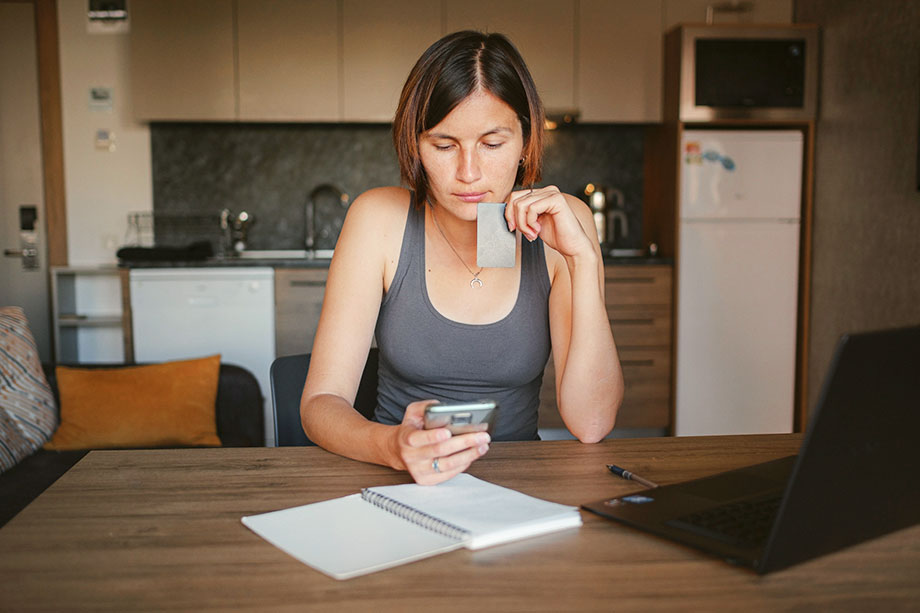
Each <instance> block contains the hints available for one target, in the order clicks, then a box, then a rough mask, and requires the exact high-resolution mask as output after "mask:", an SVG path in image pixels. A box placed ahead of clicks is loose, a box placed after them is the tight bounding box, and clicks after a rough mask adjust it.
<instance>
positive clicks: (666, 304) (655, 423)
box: [539, 264, 672, 434]
mask: <svg viewBox="0 0 920 613" xmlns="http://www.w3.org/2000/svg"><path fill="white" fill-rule="evenodd" d="M604 277H605V280H604V285H605V287H604V290H605V294H606V306H607V316H608V319H609V320H610V327H611V329H612V330H613V338H614V340H615V341H616V344H617V351H618V352H619V355H620V364H621V366H622V367H623V378H624V380H625V382H626V393H625V397H624V399H623V404H622V406H621V407H620V411H619V414H618V415H617V422H616V429H627V430H635V431H637V432H638V433H640V434H648V433H654V434H664V433H665V432H666V431H667V429H668V428H669V426H670V412H671V300H672V296H671V287H672V267H671V266H670V265H663V264H662V265H632V266H629V265H626V266H620V265H611V266H607V267H606V268H605V271H604ZM543 377H544V379H543V387H542V389H541V392H540V394H541V405H540V421H539V427H540V429H541V430H544V429H557V428H564V427H565V424H564V423H563V422H562V418H561V417H560V416H559V412H558V410H557V408H556V390H555V369H554V368H553V363H552V358H550V362H549V364H548V365H547V368H546V372H545V373H544V375H543Z"/></svg>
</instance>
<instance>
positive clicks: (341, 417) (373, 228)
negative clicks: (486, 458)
mask: <svg viewBox="0 0 920 613" xmlns="http://www.w3.org/2000/svg"><path fill="white" fill-rule="evenodd" d="M409 206H410V205H409V195H408V193H407V192H406V191H405V190H402V189H397V188H381V189H377V190H371V191H370V192H367V193H366V194H363V195H362V196H360V197H359V198H357V199H355V201H354V202H353V203H352V205H351V206H350V207H349V211H348V214H347V216H346V219H345V224H344V226H343V228H342V232H341V234H340V235H339V240H338V242H337V243H336V249H335V255H334V257H333V260H332V263H331V265H330V267H329V277H328V279H327V282H326V291H325V295H324V298H323V310H322V314H321V315H320V321H319V326H318V328H317V331H316V337H315V340H314V342H313V352H312V355H311V358H310V370H309V372H308V373H307V380H306V383H305V385H304V391H303V396H302V397H301V402H300V416H301V422H302V424H303V427H304V431H305V432H306V433H307V436H308V437H310V439H311V440H313V441H314V442H316V443H317V444H318V445H320V446H322V447H324V448H325V449H328V450H329V451H332V452H334V453H338V454H340V455H344V456H347V457H350V458H353V459H356V460H361V461H364V462H373V463H376V464H383V465H386V466H390V467H392V468H395V469H398V470H408V471H409V472H410V473H411V474H412V476H413V478H415V480H416V481H418V482H419V483H436V482H438V481H443V480H445V479H448V478H450V477H452V476H454V475H455V474H457V473H459V472H462V471H463V470H465V469H466V468H467V467H468V466H469V464H470V463H471V462H472V461H474V460H475V459H476V458H478V457H479V456H481V455H482V454H483V453H485V452H486V451H487V450H488V445H487V443H488V441H487V440H481V439H482V438H483V437H478V436H473V435H464V436H457V437H451V436H450V432H448V431H447V430H446V429H444V428H441V429H437V430H423V429H422V415H423V412H424V408H425V406H426V405H427V404H428V402H426V401H421V402H414V403H412V404H410V405H409V407H407V409H406V416H405V418H404V419H403V423H402V424H400V425H399V426H386V425H383V424H379V423H376V422H372V421H369V420H367V419H365V418H364V417H363V416H362V415H361V414H360V413H358V412H357V411H356V410H355V409H354V406H353V405H354V400H355V395H356V394H357V390H358V383H359V382H360V380H361V373H362V371H363V369H364V364H365V361H366V359H367V354H368V351H369V349H370V345H371V340H372V338H373V336H374V327H375V325H376V322H377V314H378V312H379V310H380V301H381V299H382V297H383V293H384V288H385V283H386V282H387V281H388V280H389V279H391V278H392V277H393V273H394V272H395V269H396V265H397V264H398V255H399V251H400V246H401V244H402V237H403V229H404V227H405V222H406V214H407V211H408V207H409ZM434 458H438V459H439V469H440V472H437V473H436V472H435V471H434V470H433V467H432V462H433V460H434Z"/></svg>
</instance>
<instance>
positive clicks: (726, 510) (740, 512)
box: [665, 496, 782, 546]
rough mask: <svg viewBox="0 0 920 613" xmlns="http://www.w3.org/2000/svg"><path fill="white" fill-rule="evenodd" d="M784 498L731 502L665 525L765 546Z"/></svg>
mask: <svg viewBox="0 0 920 613" xmlns="http://www.w3.org/2000/svg"><path fill="white" fill-rule="evenodd" d="M781 500H782V496H771V497H769V498H761V499H756V500H743V501H740V502H731V503H728V504H724V505H721V506H718V507H712V508H710V509H706V510H705V511H700V512H697V513H690V514H689V515H684V516H683V517H678V518H677V519H672V520H670V521H667V522H665V523H666V524H667V525H669V526H672V527H674V528H680V529H682V530H687V531H689V532H693V533H695V534H699V535H701V536H708V537H711V538H715V539H718V540H720V541H724V542H727V543H731V544H733V545H741V546H751V545H762V544H763V543H764V542H765V541H766V540H767V537H768V536H769V535H770V528H771V527H772V526H773V519H774V518H775V517H776V512H777V510H778V509H779V503H780V501H781Z"/></svg>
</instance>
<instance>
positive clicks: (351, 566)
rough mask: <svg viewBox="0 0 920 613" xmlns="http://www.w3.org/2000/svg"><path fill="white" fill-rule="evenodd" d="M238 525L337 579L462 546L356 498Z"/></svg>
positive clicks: (263, 516)
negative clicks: (242, 525)
mask: <svg viewBox="0 0 920 613" xmlns="http://www.w3.org/2000/svg"><path fill="white" fill-rule="evenodd" d="M242 521H243V524H244V525H245V526H246V527H248V528H249V529H250V530H252V531H253V532H255V533H256V534H258V535H259V536H261V537H262V538H264V539H265V540H267V541H268V542H269V543H271V544H272V545H274V546H276V547H278V548H279V549H281V550H282V551H284V552H285V553H287V554H289V555H291V556H293V557H295V558H297V559H298V560H300V561H301V562H303V563H304V564H307V565H309V566H311V567H313V568H315V569H316V570H318V571H320V572H323V573H325V574H327V575H329V576H330V577H334V578H336V579H350V578H351V577H357V576H359V575H364V574H367V573H372V572H375V571H378V570H383V569H385V568H390V567H392V566H398V565H400V564H405V563H407V562H412V561H415V560H420V559H422V558H427V557H430V556H434V555H437V554H439V553H444V552H446V551H451V550H453V549H457V548H459V547H462V546H463V543H462V542H460V541H457V540H455V539H451V538H448V537H446V536H441V535H439V534H436V533H434V532H431V531H429V530H426V529H424V528H422V527H420V526H416V525H415V524H412V523H410V522H408V521H406V520H404V519H401V518H399V517H396V516H395V515H393V514H391V513H388V512H387V511H384V510H382V509H379V508H377V507H375V506H374V505H372V504H370V503H369V502H365V501H364V500H362V499H361V495H360V494H352V495H351V496H345V497H343V498H335V499H333V500H326V501H324V502H317V503H315V504H308V505H304V506H300V507H293V508H290V509H284V510H281V511H274V512H271V513H263V514H261V515H251V516H248V517H244V518H243V519H242Z"/></svg>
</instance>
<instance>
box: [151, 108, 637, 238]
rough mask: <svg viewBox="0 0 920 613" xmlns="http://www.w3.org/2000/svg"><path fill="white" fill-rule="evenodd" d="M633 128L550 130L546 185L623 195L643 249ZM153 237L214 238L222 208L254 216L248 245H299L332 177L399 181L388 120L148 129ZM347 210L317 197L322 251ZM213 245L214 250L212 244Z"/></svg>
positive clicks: (362, 182)
mask: <svg viewBox="0 0 920 613" xmlns="http://www.w3.org/2000/svg"><path fill="white" fill-rule="evenodd" d="M644 139H645V128H644V127H643V126H635V125H631V126H628V125H622V126H619V125H591V126H587V125H576V126H572V127H567V128H563V129H559V130H556V131H552V132H548V133H547V138H546V154H545V160H544V169H543V170H544V173H543V174H544V180H543V181H542V184H554V185H557V186H558V187H559V188H560V189H562V190H563V191H566V192H569V193H572V194H579V193H581V192H583V189H584V186H585V184H587V183H589V182H593V183H596V184H603V185H607V186H609V187H616V188H618V189H620V190H621V191H622V192H623V196H624V203H623V207H624V209H626V211H627V212H628V214H629V228H628V235H627V236H626V237H625V238H623V239H621V240H619V241H618V242H617V246H618V247H623V248H635V247H639V246H641V236H642V232H641V223H642V218H641V215H642V188H643V184H642V180H643V167H642V163H643V144H644ZM151 140H152V151H153V153H152V158H153V159H152V163H153V189H154V213H155V217H156V224H155V230H156V240H157V241H158V242H159V243H162V244H168V245H173V246H184V245H187V244H188V243H190V242H192V241H194V240H210V241H211V242H212V244H214V243H215V242H216V241H217V240H218V238H217V237H218V236H219V232H218V219H219V214H220V211H221V209H223V208H229V209H230V210H231V211H232V212H233V213H235V214H236V213H239V212H240V211H243V210H245V211H246V212H248V213H250V214H252V215H254V216H255V221H254V223H253V224H252V226H251V228H250V233H249V244H248V248H250V249H303V228H304V205H305V204H306V201H307V199H308V196H309V194H310V193H311V192H312V191H313V190H314V189H315V188H316V187H317V186H319V185H321V184H324V183H332V184H334V185H335V186H336V187H338V188H339V189H340V190H342V191H344V192H345V193H347V194H349V196H350V198H351V199H354V197H355V196H357V195H358V194H360V193H361V192H363V191H365V190H367V189H369V188H372V187H375V186H379V185H398V184H399V167H398V165H397V162H396V156H395V153H394V151H393V142H392V138H391V134H390V126H389V124H235V123H230V124H217V123H206V124H185V123H156V124H153V125H152V127H151ZM331 209H338V210H339V212H340V213H342V214H344V210H342V209H341V207H339V206H338V203H337V202H336V201H335V200H334V199H329V198H317V216H318V217H319V219H318V220H317V228H318V230H323V229H324V228H328V227H335V228H336V229H335V230H334V231H330V232H329V237H327V238H323V237H320V238H318V240H317V244H316V246H317V248H321V249H329V248H332V247H333V246H334V244H335V243H334V241H335V237H336V236H337V235H338V232H337V228H338V227H340V226H341V216H340V217H339V218H338V219H337V218H336V216H335V215H334V214H330V210H331ZM214 247H215V249H216V248H217V246H216V245H214Z"/></svg>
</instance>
